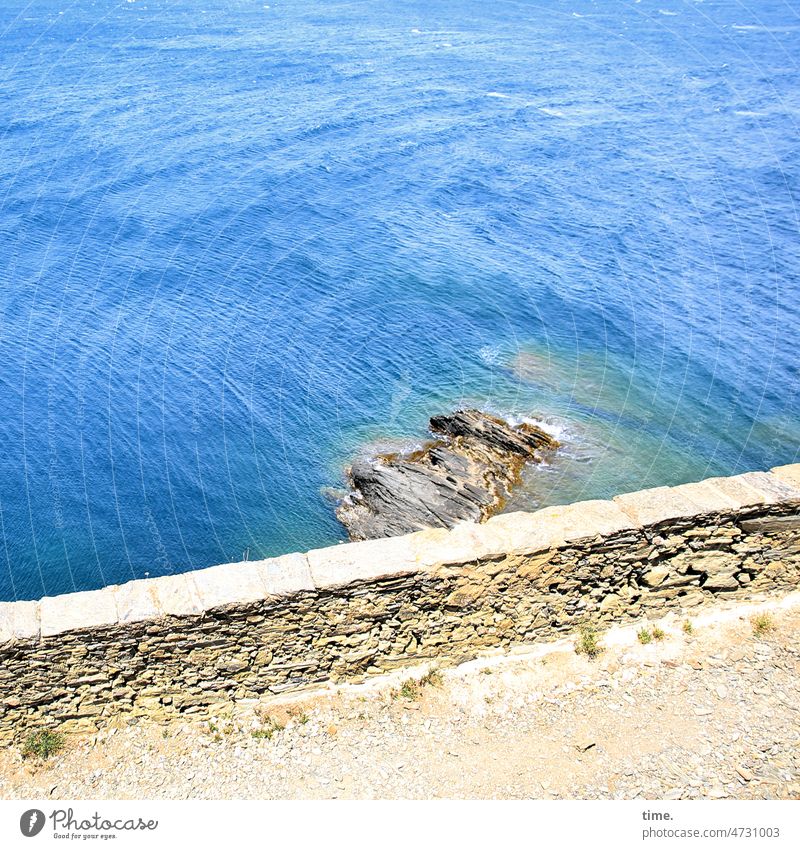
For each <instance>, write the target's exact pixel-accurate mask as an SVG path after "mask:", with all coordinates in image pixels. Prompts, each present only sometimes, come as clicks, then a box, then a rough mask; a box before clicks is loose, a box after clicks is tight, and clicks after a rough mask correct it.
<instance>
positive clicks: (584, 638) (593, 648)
mask: <svg viewBox="0 0 800 849" xmlns="http://www.w3.org/2000/svg"><path fill="white" fill-rule="evenodd" d="M602 651H603V647H602V646H601V645H600V639H599V638H598V636H597V633H596V632H595V631H594V630H593V629H592V628H581V630H580V634H579V635H578V642H577V643H575V652H576V654H585V655H586V656H587V657H597V656H598V655H599V654H600V653H601V652H602Z"/></svg>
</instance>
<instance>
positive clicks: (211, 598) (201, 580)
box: [192, 561, 267, 610]
mask: <svg viewBox="0 0 800 849" xmlns="http://www.w3.org/2000/svg"><path fill="white" fill-rule="evenodd" d="M192 577H193V578H194V584H195V586H196V587H197V593H198V595H199V597H200V604H201V606H202V607H203V609H204V610H213V609H214V608H216V607H225V606H227V605H229V604H248V603H252V602H254V601H262V600H263V599H265V598H266V596H267V588H266V586H265V584H264V581H263V579H262V577H261V570H260V569H259V565H258V561H253V562H247V563H226V564H224V565H222V566H212V567H210V568H209V569H198V570H197V571H196V572H192Z"/></svg>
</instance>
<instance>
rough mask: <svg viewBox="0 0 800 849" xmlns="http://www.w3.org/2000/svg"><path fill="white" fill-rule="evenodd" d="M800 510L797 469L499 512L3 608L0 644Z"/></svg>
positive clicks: (5, 604) (798, 465)
mask: <svg viewBox="0 0 800 849" xmlns="http://www.w3.org/2000/svg"><path fill="white" fill-rule="evenodd" d="M776 504H786V505H787V506H789V507H792V506H795V505H796V506H798V507H800V463H795V464H791V465H785V466H777V467H775V468H774V469H772V470H771V471H770V472H747V473H745V474H741V475H735V476H732V477H727V478H720V477H717V478H708V479H706V480H703V481H698V482H696V483H689V484H683V485H681V486H675V487H666V486H661V487H654V488H652V489H646V490H641V491H638V492H631V493H625V494H623V495H618V496H615V497H614V498H613V499H611V500H609V501H603V500H591V501H579V502H575V503H573V504H565V505H558V506H553V507H545V508H543V509H541V510H536V511H533V512H516V513H503V514H500V515H497V516H494V517H492V518H491V519H489V520H488V521H487V522H485V523H483V524H474V523H470V522H462V523H460V524H458V525H456V526H455V527H454V528H452V529H450V530H447V529H444V528H441V529H440V528H432V529H428V530H423V531H418V532H416V533H413V534H406V535H405V536H399V537H391V538H385V539H377V540H367V541H365V542H351V543H340V544H338V545H333V546H329V547H327V548H319V549H314V550H312V551H309V552H307V553H306V554H302V553H294V554H287V555H284V556H281V557H273V558H269V559H266V560H256V561H249V562H243V563H226V564H223V565H221V566H211V567H209V568H207V569H199V570H197V571H194V572H185V573H182V574H178V575H167V576H164V577H160V578H145V579H141V580H135V581H129V582H128V583H125V584H121V585H118V586H108V587H104V588H103V589H100V590H91V591H87V592H75V593H67V594H65V595H60V596H46V597H45V598H43V599H41V600H40V601H17V602H0V643H6V642H12V641H16V640H35V639H37V638H47V637H54V636H57V635H59V634H63V633H66V632H70V631H83V630H87V629H93V628H105V627H114V626H119V625H127V624H129V623H135V622H145V621H148V620H155V619H159V618H162V617H166V616H175V617H186V616H201V615H203V614H205V613H207V612H210V611H212V610H216V609H220V608H225V607H228V606H230V605H239V604H244V605H246V604H257V603H259V602H270V601H277V600H280V599H282V598H287V597H292V596H295V595H297V594H299V593H313V592H317V591H319V590H333V589H336V588H342V587H346V586H348V585H351V584H354V583H359V582H370V581H378V580H386V579H390V578H396V577H403V576H408V575H413V574H417V573H427V572H429V573H431V574H433V573H435V570H436V569H438V568H440V567H442V566H458V565H464V564H469V563H471V562H475V561H478V560H486V559H492V558H495V557H502V556H507V555H509V554H520V555H523V554H535V553H537V552H543V551H547V550H548V549H551V548H558V547H562V546H565V545H568V544H573V543H577V542H579V541H580V540H584V539H593V538H595V537H601V536H609V535H613V534H617V533H624V532H625V531H626V530H637V529H639V528H641V527H643V526H656V525H659V524H661V523H664V522H668V521H675V520H679V519H681V518H686V519H692V518H694V517H696V516H699V515H703V514H715V513H723V512H735V511H737V510H743V509H746V508H748V507H753V506H759V505H776Z"/></svg>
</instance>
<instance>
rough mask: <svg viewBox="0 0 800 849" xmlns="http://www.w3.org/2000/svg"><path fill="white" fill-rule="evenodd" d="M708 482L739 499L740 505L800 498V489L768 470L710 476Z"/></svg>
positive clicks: (775, 502)
mask: <svg viewBox="0 0 800 849" xmlns="http://www.w3.org/2000/svg"><path fill="white" fill-rule="evenodd" d="M708 483H712V484H713V485H714V486H716V487H719V488H720V489H721V490H722V491H723V492H724V493H726V494H727V495H730V496H731V498H734V499H735V500H736V501H738V503H739V506H740V507H755V506H757V505H759V504H779V503H782V502H787V503H791V502H792V501H795V500H800V490H797V489H795V488H794V487H793V486H790V485H789V484H788V483H786V482H785V481H784V480H782V479H781V478H780V477H777V476H775V475H773V474H770V473H768V472H746V473H745V474H743V475H735V476H733V477H729V478H710V479H709V481H708Z"/></svg>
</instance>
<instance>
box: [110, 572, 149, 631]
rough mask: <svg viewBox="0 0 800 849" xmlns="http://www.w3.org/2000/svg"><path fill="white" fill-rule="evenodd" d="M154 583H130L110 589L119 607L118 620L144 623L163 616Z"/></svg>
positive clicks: (147, 581) (143, 581)
mask: <svg viewBox="0 0 800 849" xmlns="http://www.w3.org/2000/svg"><path fill="white" fill-rule="evenodd" d="M153 583H154V582H153V581H149V580H147V579H144V580H141V581H128V583H126V584H120V585H119V586H117V587H109V589H110V590H111V591H112V592H113V595H114V602H115V604H116V605H117V618H118V619H119V621H120V623H123V622H143V621H145V620H147V619H157V618H158V617H159V616H161V608H160V607H159V606H158V601H157V600H156V593H155V587H154V586H153Z"/></svg>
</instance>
